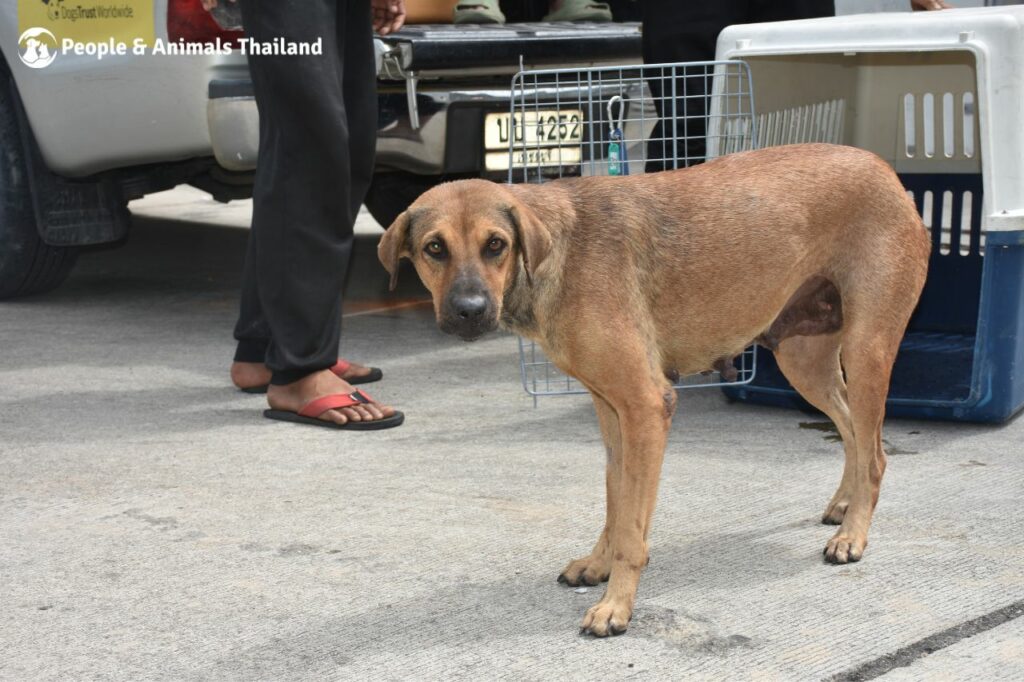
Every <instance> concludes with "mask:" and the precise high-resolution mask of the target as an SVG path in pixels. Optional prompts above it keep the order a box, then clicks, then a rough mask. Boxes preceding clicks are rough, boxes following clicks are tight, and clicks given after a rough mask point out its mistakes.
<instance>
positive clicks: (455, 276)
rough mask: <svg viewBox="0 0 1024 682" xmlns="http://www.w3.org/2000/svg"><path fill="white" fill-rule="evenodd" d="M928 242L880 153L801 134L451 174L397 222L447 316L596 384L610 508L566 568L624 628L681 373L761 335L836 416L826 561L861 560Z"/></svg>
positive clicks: (391, 250)
mask: <svg viewBox="0 0 1024 682" xmlns="http://www.w3.org/2000/svg"><path fill="white" fill-rule="evenodd" d="M930 250H931V241H930V239H929V237H928V233H927V231H926V229H925V228H924V226H923V224H922V222H921V218H920V217H919V216H918V213H917V211H916V210H915V208H914V205H913V203H912V202H911V200H910V199H909V198H908V197H907V194H906V193H905V191H904V189H903V187H902V185H901V184H900V181H899V179H898V178H897V177H896V174H895V173H894V172H893V170H892V168H890V167H889V165H888V164H886V163H885V162H884V161H883V160H882V159H880V158H878V157H877V156H875V155H873V154H871V153H868V152H865V151H862V150H859V149H854V148H851V147H840V146H834V145H823V144H815V145H792V146H785V147H773V148H768V149H763V150H759V151H753V152H745V153H741V154H734V155H731V156H727V157H723V158H721V159H718V160H715V161H711V162H709V163H706V164H704V165H701V166H697V167H694V168H689V169H685V170H677V171H669V172H664V173H655V174H651V175H639V176H629V177H591V178H574V179H567V180H559V181H556V182H551V183H548V184H545V185H499V184H494V183H490V182H486V181H483V180H464V181H461V182H453V183H450V184H445V185H441V186H439V187H436V188H434V189H432V190H430V191H428V192H427V193H425V194H424V195H423V196H421V197H420V198H419V199H418V200H417V201H416V202H415V203H414V204H413V205H412V206H411V207H410V208H409V210H408V211H406V212H405V213H403V214H402V215H401V216H399V217H398V219H397V220H395V222H394V224H393V225H391V227H389V228H388V230H387V232H386V233H385V235H384V237H383V238H382V239H381V242H380V247H379V255H380V259H381V262H382V263H383V264H384V266H385V267H386V268H387V269H388V271H389V272H390V273H391V275H392V286H394V282H395V276H396V273H397V272H398V264H399V259H400V258H402V257H407V258H410V259H412V262H413V264H414V265H415V267H416V271H417V272H418V273H419V275H420V277H421V278H422V280H423V282H424V284H425V285H426V287H427V288H428V289H429V290H430V292H431V293H432V294H433V299H434V307H435V310H436V314H437V321H438V324H439V326H440V327H441V329H442V330H444V331H446V332H449V333H453V334H457V335H459V336H461V337H462V338H464V339H467V340H472V339H475V338H477V337H478V336H480V335H481V334H483V333H484V332H487V331H490V330H493V329H495V328H496V327H498V326H499V325H500V326H502V327H504V328H506V329H509V330H511V331H513V332H515V333H517V334H521V335H522V336H525V337H527V338H529V339H533V340H534V341H536V342H537V343H539V344H540V346H541V347H542V348H543V350H544V352H545V353H547V355H548V357H549V358H550V359H551V360H552V362H554V363H555V365H556V366H557V367H558V368H559V369H560V370H562V371H563V372H565V373H566V374H569V375H571V376H574V377H576V378H577V379H579V380H580V381H581V382H582V383H583V384H584V385H585V386H586V387H587V388H588V389H589V390H590V392H591V394H592V396H593V400H594V406H595V408H596V409H597V416H598V420H599V422H600V426H601V434H602V436H603V437H604V443H605V447H606V449H607V455H608V460H607V479H606V480H607V496H608V505H607V516H606V521H605V526H604V530H603V531H602V532H601V535H600V537H599V538H598V540H597V544H596V545H595V546H594V549H593V551H592V552H591V553H590V554H589V555H588V556H586V557H583V558H582V559H577V560H575V561H571V562H569V565H568V566H566V567H565V569H564V570H563V571H562V573H561V575H560V576H559V580H560V581H562V582H565V583H568V584H569V585H579V584H581V583H585V584H587V585H596V584H598V583H599V582H601V581H604V580H608V581H609V583H608V588H607V590H606V591H605V594H604V596H603V597H602V598H601V600H600V601H599V602H598V603H597V604H596V605H595V606H593V607H592V608H591V609H590V610H589V611H588V612H587V614H586V616H585V617H584V619H583V630H584V631H585V632H589V633H592V634H594V635H597V636H606V635H610V634H619V633H621V632H623V631H625V629H626V627H627V625H628V623H629V620H630V617H631V615H632V612H633V602H634V599H635V596H636V589H637V584H638V583H639V580H640V572H641V570H643V568H644V566H645V565H646V564H647V560H648V545H647V536H648V533H649V531H650V522H651V514H652V512H653V511H654V502H655V496H656V494H657V489H658V478H659V475H660V471H661V463H662V458H663V455H664V451H665V443H666V438H667V436H668V431H669V427H670V425H671V420H672V414H673V411H674V408H675V403H676V394H675V391H673V390H672V388H671V384H670V382H669V380H668V379H667V378H666V377H667V376H672V375H675V374H677V373H678V374H680V375H685V374H693V373H697V372H701V371H706V370H710V369H715V368H717V369H719V370H721V369H722V368H723V367H726V366H731V362H729V360H731V358H733V357H734V356H735V355H737V354H738V353H740V352H741V351H742V350H743V349H744V348H745V347H746V346H748V345H749V344H750V343H751V342H752V341H757V342H758V343H760V344H762V345H764V346H766V347H768V348H770V349H771V350H772V351H773V352H774V353H775V357H776V359H777V360H778V364H779V367H780V368H781V369H782V371H783V372H784V373H785V375H786V377H787V378H788V379H789V381H790V383H792V384H793V386H794V387H795V388H796V389H797V390H798V391H799V392H800V394H801V395H802V396H803V397H804V398H805V399H807V401H808V402H810V403H811V404H812V405H814V406H815V407H817V408H818V409H820V410H822V411H823V412H824V413H825V414H827V415H828V416H829V417H830V418H831V419H832V421H834V422H835V424H836V426H837V427H838V429H839V433H840V434H841V435H842V438H843V444H844V447H845V450H846V465H845V468H844V469H843V477H842V481H841V482H840V484H839V488H838V490H836V493H835V494H834V495H833V496H832V500H831V501H830V502H829V503H828V505H827V507H826V508H825V513H824V516H823V518H822V521H823V522H824V523H830V524H839V530H838V531H837V532H836V534H835V535H834V536H833V537H832V539H830V540H829V541H828V544H827V545H826V546H825V558H826V560H827V561H829V562H832V563H837V564H845V563H847V562H848V561H857V560H859V559H860V558H861V554H862V553H863V552H864V547H865V545H867V534H868V526H869V524H870V523H871V515H872V513H873V511H874V508H875V503H876V502H877V501H878V490H879V485H880V483H881V480H882V474H883V472H884V471H885V461H886V460H885V453H884V452H883V451H882V420H883V417H884V413H885V399H886V394H887V393H888V390H889V375H890V372H891V370H892V365H893V361H894V359H895V357H896V351H897V349H898V347H899V344H900V340H901V338H902V337H903V333H904V330H905V328H906V325H907V320H908V319H909V318H910V314H911V312H912V311H913V310H914V306H915V305H916V304H917V299H918V296H919V295H920V293H921V289H922V287H923V286H924V281H925V275H926V272H927V268H928V255H929V252H930Z"/></svg>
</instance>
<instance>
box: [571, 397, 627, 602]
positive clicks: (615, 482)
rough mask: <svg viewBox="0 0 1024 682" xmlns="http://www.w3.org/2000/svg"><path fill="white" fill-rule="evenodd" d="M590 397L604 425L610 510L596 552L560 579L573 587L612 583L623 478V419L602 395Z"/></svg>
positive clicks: (573, 562) (573, 565)
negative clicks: (617, 508) (615, 527)
mask: <svg viewBox="0 0 1024 682" xmlns="http://www.w3.org/2000/svg"><path fill="white" fill-rule="evenodd" d="M590 397H591V398H593V399H594V410H595V411H596V412H597V421H598V424H600V426H601V438H602V439H603V440H604V448H605V453H606V456H607V464H606V470H605V488H606V499H607V503H606V504H607V511H606V513H605V521H604V530H602V531H601V535H600V537H598V538H597V542H596V543H595V544H594V549H593V550H592V551H591V552H590V554H589V555H587V556H585V557H583V558H582V559H575V560H573V561H570V562H569V565H568V566H566V567H565V568H564V569H563V570H562V572H561V574H559V576H558V582H560V583H566V584H568V585H571V586H573V587H576V586H577V585H598V584H600V583H602V582H604V581H605V580H608V576H609V574H611V571H612V548H611V535H612V520H613V519H614V518H615V503H616V500H617V499H618V496H619V478H620V475H621V473H622V434H621V432H620V431H619V416H618V415H617V414H616V413H615V410H614V409H613V408H612V406H611V405H609V404H608V402H607V401H606V400H605V399H604V398H602V397H601V396H599V395H598V394H596V393H591V394H590Z"/></svg>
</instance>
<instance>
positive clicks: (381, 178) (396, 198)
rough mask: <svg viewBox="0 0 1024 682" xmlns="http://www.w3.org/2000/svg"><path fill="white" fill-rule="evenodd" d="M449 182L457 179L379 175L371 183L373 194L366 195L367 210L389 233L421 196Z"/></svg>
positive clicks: (434, 176)
mask: <svg viewBox="0 0 1024 682" xmlns="http://www.w3.org/2000/svg"><path fill="white" fill-rule="evenodd" d="M450 179H454V178H448V177H444V176H441V175H416V174H415V173H407V172H404V171H394V172H385V173H377V174H376V175H374V176H373V182H372V183H370V191H369V192H367V193H366V201H365V203H366V208H367V209H368V210H369V211H370V215H372V216H373V219H374V220H376V221H377V222H378V223H380V225H381V227H383V228H384V229H385V230H386V229H388V226H390V225H391V223H393V222H395V218H397V217H398V215H399V214H400V213H401V212H402V211H404V210H405V209H407V208H409V205H410V204H412V202H414V201H416V199H418V198H419V196H420V195H421V194H423V193H424V192H426V191H427V190H428V189H430V188H431V187H434V186H435V185H439V184H441V183H442V182H445V181H446V180H450Z"/></svg>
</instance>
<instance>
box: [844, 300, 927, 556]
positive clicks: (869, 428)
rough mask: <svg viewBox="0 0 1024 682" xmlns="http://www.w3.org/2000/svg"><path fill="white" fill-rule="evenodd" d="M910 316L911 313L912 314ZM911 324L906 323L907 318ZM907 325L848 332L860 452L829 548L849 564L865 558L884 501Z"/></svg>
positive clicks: (854, 420)
mask: <svg viewBox="0 0 1024 682" xmlns="http://www.w3.org/2000/svg"><path fill="white" fill-rule="evenodd" d="M907 315H908V317H909V311H908V313H907ZM904 324H905V322H904ZM902 335H903V328H902V326H900V327H899V328H898V329H889V330H887V329H885V328H884V326H883V324H876V325H872V324H865V323H864V322H863V321H862V323H861V324H858V325H854V326H852V328H850V329H846V330H844V331H843V341H842V343H843V352H842V356H843V357H842V361H843V367H844V368H845V369H846V382H847V395H848V399H849V405H850V417H851V421H852V423H853V437H854V443H855V444H856V455H855V460H854V462H853V466H852V471H851V477H850V480H849V484H850V488H849V503H848V506H847V508H846V513H845V514H844V515H843V520H842V523H841V524H840V526H839V530H838V531H836V534H835V535H834V536H833V537H832V539H831V540H829V541H828V544H827V545H826V546H825V559H826V560H827V561H829V562H831V563H836V564H845V563H847V562H849V561H859V560H860V558H861V555H862V554H863V553H864V548H865V546H867V542H868V527H869V526H870V525H871V517H872V515H873V514H874V511H875V505H876V504H877V503H878V492H879V489H880V487H881V484H882V475H883V474H884V473H885V464H886V458H885V452H884V451H883V450H882V422H883V420H884V419H885V399H886V396H887V395H888V392H889V377H890V375H891V373H892V365H893V362H895V360H896V352H897V350H898V349H899V342H900V339H901V338H902Z"/></svg>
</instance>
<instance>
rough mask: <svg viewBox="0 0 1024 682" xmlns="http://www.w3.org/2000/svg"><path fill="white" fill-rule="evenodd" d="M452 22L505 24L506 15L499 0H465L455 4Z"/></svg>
mask: <svg viewBox="0 0 1024 682" xmlns="http://www.w3.org/2000/svg"><path fill="white" fill-rule="evenodd" d="M452 22H453V23H456V24H504V23H505V15H504V14H502V13H501V9H500V8H499V7H498V0H463V1H462V2H460V3H459V4H457V5H455V11H454V12H453V16H452Z"/></svg>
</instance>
